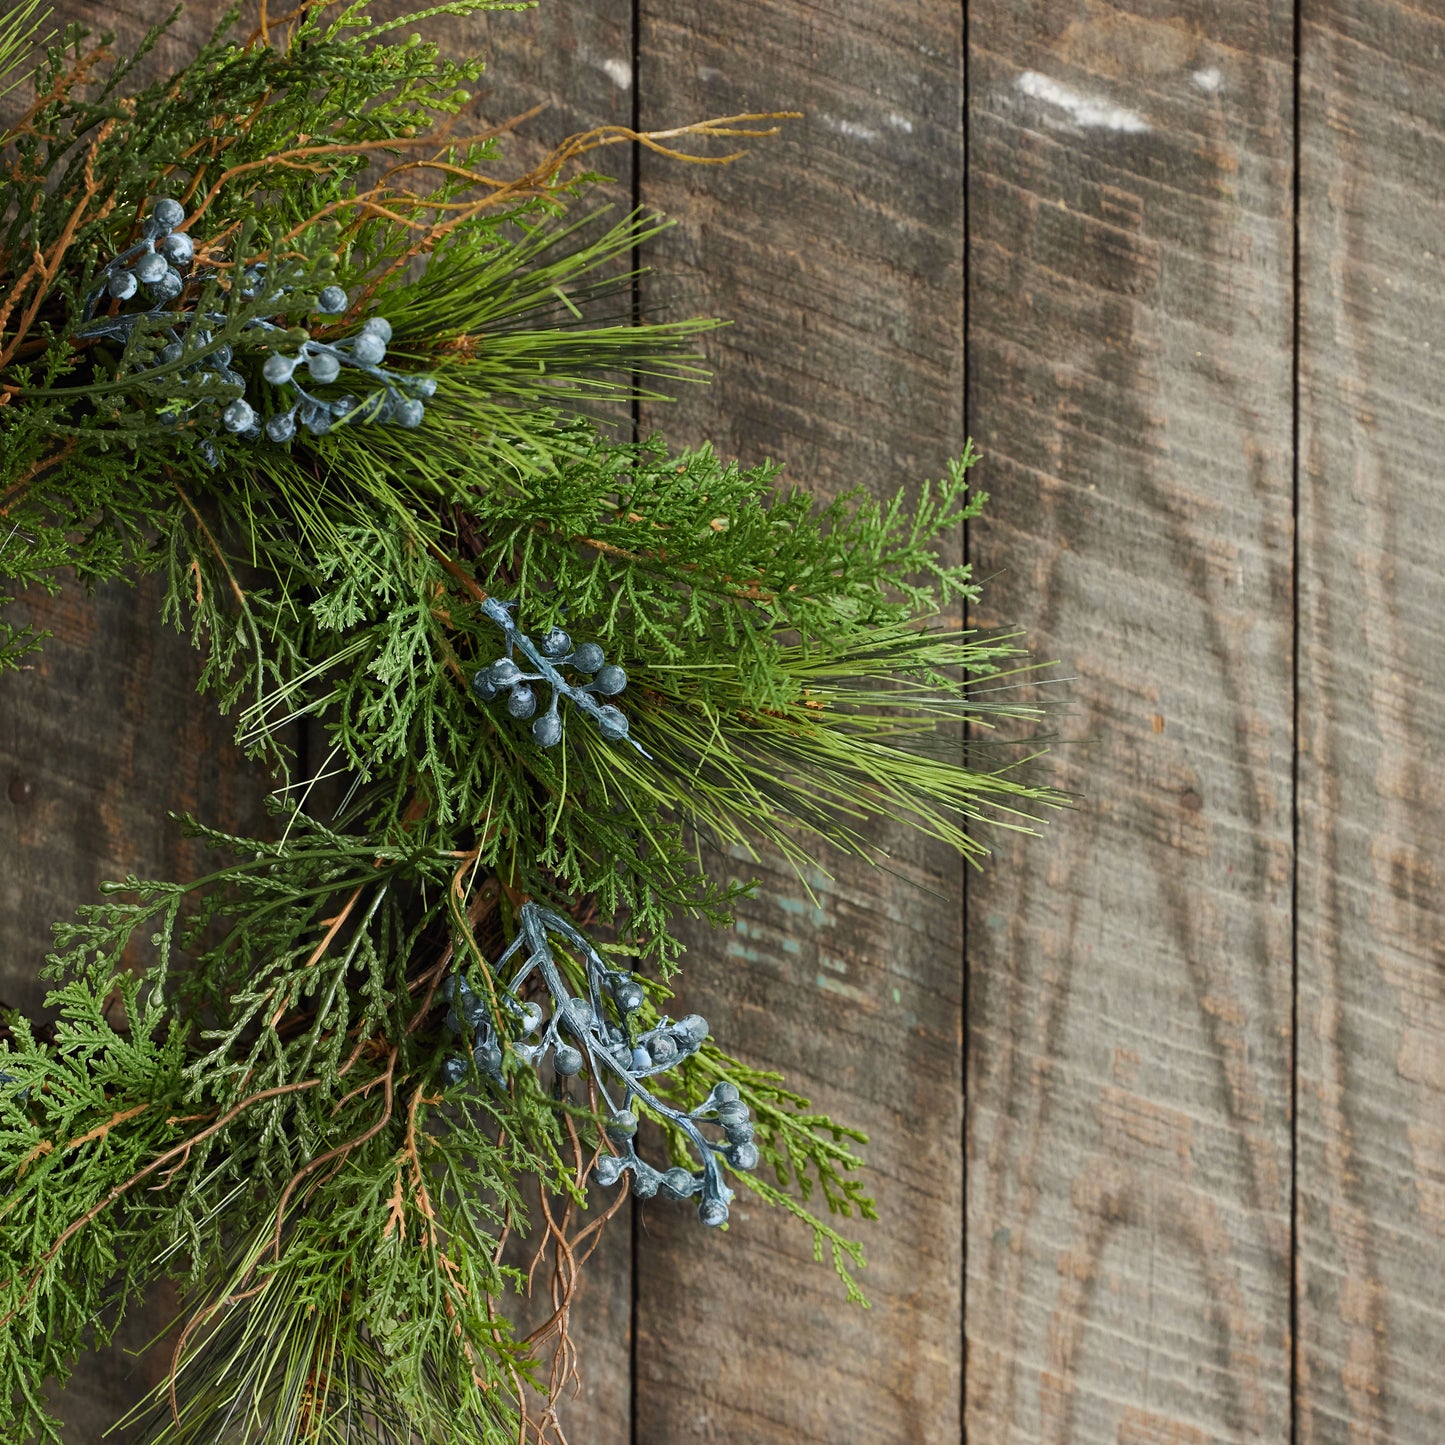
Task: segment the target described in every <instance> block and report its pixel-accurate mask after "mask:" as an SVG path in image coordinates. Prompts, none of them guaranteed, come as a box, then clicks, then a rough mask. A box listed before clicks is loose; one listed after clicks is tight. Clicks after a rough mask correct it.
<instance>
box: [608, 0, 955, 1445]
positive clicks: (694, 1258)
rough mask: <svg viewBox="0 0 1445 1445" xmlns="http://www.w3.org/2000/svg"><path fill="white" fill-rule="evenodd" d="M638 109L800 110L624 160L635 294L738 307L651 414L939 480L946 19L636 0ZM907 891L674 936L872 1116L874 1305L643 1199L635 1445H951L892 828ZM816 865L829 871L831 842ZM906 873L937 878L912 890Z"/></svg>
mask: <svg viewBox="0 0 1445 1445" xmlns="http://www.w3.org/2000/svg"><path fill="white" fill-rule="evenodd" d="M640 13H641V31H640V35H639V44H640V56H641V101H642V120H643V124H644V126H648V127H652V126H662V125H669V124H675V123H679V122H683V121H687V120H692V119H696V118H700V117H702V116H706V115H716V114H728V113H734V112H739V111H744V110H777V109H799V110H803V111H805V112H806V113H807V118H806V119H805V120H803V121H801V122H796V123H794V124H792V125H791V126H789V127H788V129H787V132H786V134H785V136H784V138H782V139H780V140H778V141H774V142H769V143H766V144H761V145H759V146H758V147H757V148H756V150H755V152H754V153H753V154H752V155H751V156H749V157H748V158H747V159H746V160H744V161H743V162H741V163H739V164H738V165H736V166H735V167H733V168H731V169H726V170H721V171H719V170H716V169H707V170H689V169H687V168H685V167H679V166H677V165H675V164H673V163H669V162H666V161H655V160H653V159H652V158H650V157H646V156H644V159H643V162H642V165H643V170H642V194H643V198H644V200H645V201H647V202H648V203H649V204H655V205H658V206H660V207H661V208H662V209H663V210H665V211H667V212H668V213H670V214H671V215H673V216H676V217H677V218H678V219H679V222H680V224H679V226H678V227H677V228H676V229H675V230H674V231H672V232H671V233H669V235H668V236H667V237H666V238H664V240H663V242H662V243H661V244H659V245H658V246H657V247H656V250H655V252H654V254H653V256H652V260H653V261H654V263H655V264H656V266H657V267H658V269H659V273H660V274H659V275H658V277H657V278H656V279H655V280H654V281H653V282H652V283H649V285H648V286H646V287H645V294H646V295H648V296H650V297H651V296H663V297H666V298H667V299H669V300H670V301H672V303H673V305H674V309H675V312H676V313H677V314H687V313H693V312H699V311H702V312H708V313H712V314H716V315H721V316H725V317H728V318H730V319H731V320H732V321H733V322H734V325H733V326H732V327H730V328H729V329H728V330H726V331H724V332H721V333H719V334H718V335H717V337H716V338H714V339H713V340H712V342H711V344H710V350H711V353H712V357H713V360H714V364H715V366H716V369H717V378H716V380H715V382H714V383H713V385H712V386H711V387H710V388H708V389H707V390H705V391H698V392H691V393H688V394H686V395H684V396H683V397H682V398H681V400H680V401H678V402H677V403H676V404H675V405H672V406H668V407H665V408H661V407H660V408H655V409H648V411H647V412H646V414H645V416H644V426H645V428H648V429H650V428H652V427H659V428H663V429H665V430H666V432H667V433H668V435H669V437H670V438H671V439H672V440H673V441H674V442H678V443H681V442H695V441H697V440H699V439H701V438H703V437H708V438H711V439H712V440H713V441H714V442H715V443H716V444H717V446H718V448H719V450H720V451H721V452H722V453H723V454H727V455H738V456H740V457H742V458H743V459H744V460H746V461H759V460H761V459H763V458H764V457H767V456H771V457H773V458H774V459H777V460H780V461H782V462H784V463H785V464H786V465H787V467H788V475H790V476H791V477H792V478H793V479H794V480H796V481H798V482H801V483H803V484H806V485H808V486H809V487H812V488H815V489H817V490H818V491H819V492H821V493H823V494H830V493H836V492H837V491H839V490H842V489H844V488H847V487H850V486H854V485H858V484H865V485H870V486H874V487H876V488H878V489H880V490H891V489H893V488H895V487H897V486H898V485H900V484H903V483H906V482H912V481H916V480H918V479H919V478H920V477H922V476H925V475H936V474H938V473H939V472H941V471H942V469H943V467H944V463H945V458H946V457H947V456H948V455H949V454H950V453H954V452H957V451H958V450H959V449H960V448H961V446H962V443H963V429H962V411H961V380H962V377H961V366H960V362H961V339H962V338H961V322H962V315H961V308H962V270H961V262H962V254H961V253H962V207H961V202H962V187H961V176H962V152H961V88H960V81H961V72H960V62H961V53H962V42H961V15H960V13H959V7H958V6H956V5H946V4H942V3H937V0H893V3H889V4H886V5H885V4H879V3H876V0H847V3H844V4H842V5H840V6H837V7H833V8H831V9H830V10H829V11H828V12H827V13H826V15H825V14H824V13H823V12H821V11H819V10H817V9H816V8H815V7H813V6H810V5H806V4H801V3H796V0H784V3H779V0H769V3H762V0H735V3H729V4H726V5H721V6H718V5H704V4H700V3H696V0H644V3H643V4H642V5H641V11H640ZM888 841H889V842H890V844H892V845H893V846H894V849H895V856H894V861H895V864H896V867H897V869H898V872H899V873H900V874H901V875H902V879H901V881H900V880H899V879H897V878H894V877H889V876H886V875H881V874H878V873H875V872H872V871H870V870H868V869H867V868H865V867H858V866H837V867H836V868H835V876H834V877H833V878H832V879H828V878H826V877H824V876H823V875H822V873H821V872H820V873H817V874H814V875H813V876H811V877H810V878H809V879H808V880H807V881H808V882H809V883H810V884H811V885H812V887H813V888H814V890H815V893H816V905H815V904H814V902H813V901H811V900H810V899H809V898H808V897H807V895H806V893H805V890H804V888H803V887H802V885H801V884H800V883H799V881H798V880H797V879H796V878H794V877H792V876H791V875H790V874H789V872H788V871H787V869H786V868H785V867H783V866H782V865H780V864H778V863H777V862H776V861H773V860H765V861H764V862H763V863H762V864H761V865H754V864H751V863H749V862H747V861H745V860H738V861H737V862H735V864H734V867H735V869H736V872H737V873H738V875H739V876H743V877H747V876H755V877H758V878H759V879H760V887H759V891H758V896H757V899H756V900H755V901H753V902H750V903H748V904H746V905H744V906H743V907H742V908H741V909H740V910H739V920H738V927H737V929H736V930H735V931H734V932H733V933H731V934H722V935H708V934H706V933H702V932H699V933H698V934H695V935H694V936H693V945H694V946H693V951H692V952H691V953H690V954H689V955H688V957H687V958H685V959H684V963H683V974H682V978H681V997H682V1000H683V1002H684V1003H685V1005H686V1007H688V1008H689V1009H691V1008H696V1009H697V1010H698V1011H699V1012H701V1013H703V1014H704V1015H706V1016H707V1018H708V1019H709V1020H710V1021H711V1022H712V1024H713V1027H714V1031H715V1033H716V1034H717V1035H718V1036H719V1037H720V1038H721V1039H722V1040H724V1041H725V1043H726V1044H727V1046H728V1047H730V1048H735V1049H737V1050H738V1051H739V1052H740V1053H741V1054H742V1055H743V1056H744V1057H745V1058H747V1059H748V1060H750V1061H752V1062H755V1063H760V1064H765V1065H769V1066H773V1067H777V1068H780V1069H781V1070H783V1071H784V1072H785V1073H786V1075H787V1076H788V1078H789V1079H790V1081H791V1082H792V1083H793V1084H795V1085H796V1086H797V1087H798V1088H799V1089H800V1090H801V1091H802V1092H804V1093H807V1094H809V1095H811V1096H812V1097H813V1099H814V1101H815V1102H816V1103H818V1104H819V1105H821V1106H822V1107H824V1108H826V1109H828V1110H829V1111H830V1112H832V1113H834V1114H835V1115H836V1116H837V1117H840V1118H843V1119H846V1120H848V1121H850V1122H853V1123H856V1124H859V1125H861V1126H862V1127H864V1128H866V1129H868V1130H869V1131H871V1132H872V1134H873V1136H874V1142H873V1145H872V1146H871V1148H870V1150H869V1151H868V1152H869V1156H870V1159H871V1162H872V1164H873V1166H874V1173H873V1175H872V1177H871V1180H870V1184H871V1185H872V1187H873V1188H874V1189H875V1191H876V1193H877V1195H878V1201H879V1207H880V1210H881V1213H882V1217H883V1223H881V1224H880V1225H879V1226H876V1227H869V1226H865V1227H864V1229H863V1234H864V1237H865V1239H866V1242H867V1245H868V1250H869V1256H870V1266H869V1268H868V1270H867V1271H866V1272H865V1274H864V1276H863V1281H862V1283H863V1285H864V1287H865V1289H866V1290H867V1291H868V1293H869V1294H870V1296H871V1298H872V1300H873V1305H874V1307H873V1309H872V1311H871V1312H869V1313H866V1314H865V1313H863V1312H862V1311H859V1310H857V1309H855V1308H852V1307H849V1306H847V1305H846V1304H845V1303H844V1300H843V1297H842V1292H841V1290H840V1289H839V1287H838V1285H837V1283H836V1282H835V1281H834V1279H833V1278H832V1276H831V1274H830V1272H829V1270H828V1268H827V1266H826V1265H825V1266H818V1265H815V1264H814V1263H813V1262H812V1260H811V1249H810V1240H809V1238H808V1236H807V1234H806V1233H805V1232H803V1231H801V1230H800V1229H799V1227H798V1226H797V1225H795V1224H793V1223H792V1222H791V1221H788V1220H786V1219H782V1218H779V1217H776V1216H774V1215H772V1214H771V1213H770V1212H769V1211H767V1210H764V1209H760V1208H758V1207H756V1206H752V1205H749V1204H748V1202H747V1199H746V1196H741V1197H740V1200H739V1207H738V1208H737V1210H736V1212H735V1215H734V1223H733V1225H732V1226H731V1227H730V1229H729V1230H728V1232H727V1235H726V1236H725V1237H720V1236H718V1235H713V1234H710V1233H709V1232H708V1231H706V1230H703V1229H701V1228H700V1227H699V1226H698V1224H697V1222H696V1220H695V1218H694V1217H693V1212H692V1211H691V1210H678V1209H673V1208H669V1207H668V1206H667V1205H665V1204H649V1205H648V1206H647V1207H646V1209H645V1212H644V1214H643V1216H642V1229H641V1232H640V1234H639V1239H638V1255H637V1261H636V1268H637V1272H638V1301H639V1310H638V1376H637V1420H638V1430H639V1434H638V1437H637V1438H638V1439H639V1440H646V1441H647V1442H648V1445H665V1442H669V1441H680V1440H684V1439H688V1440H691V1439H696V1438H700V1437H701V1438H707V1439H713V1440H720V1441H722V1440H725V1441H728V1442H729V1445H747V1442H766V1441H779V1442H782V1441H787V1442H789V1445H794V1442H801V1441H820V1442H821V1441H826V1442H829V1445H836V1442H839V1441H860V1442H861V1441H868V1442H870V1445H878V1442H888V1441H909V1442H926V1441H956V1440H957V1439H958V1438H959V1434H960V1418H959V1416H960V1389H959V1367H960V1360H959V1338H960V1316H959V1309H960V1275H961V1270H960V1264H961V1260H960V1245H961V1240H960V1231H959V1223H958V1221H959V1215H960V1210H961V1184H962V1181H961V1171H960V1163H961V1161H960V1157H959V1137H960V1128H961V1113H960V1097H959V1089H960V1083H961V1079H960V1054H959V1043H960V1035H961V971H960V966H959V965H960V948H961V938H960V909H959V898H960V893H961V883H960V876H959V867H958V864H957V861H956V860H955V859H953V858H951V857H950V856H948V855H947V854H946V853H945V852H940V851H938V850H934V849H930V848H927V847H921V846H919V845H918V843H917V842H916V840H913V839H909V838H906V837H898V836H892V835H890V836H889V840H888ZM829 861H830V863H832V862H835V861H836V860H829ZM915 885H923V887H926V888H928V889H931V890H933V892H932V896H930V895H929V894H927V893H925V892H923V891H921V890H920V888H919V887H917V886H915Z"/></svg>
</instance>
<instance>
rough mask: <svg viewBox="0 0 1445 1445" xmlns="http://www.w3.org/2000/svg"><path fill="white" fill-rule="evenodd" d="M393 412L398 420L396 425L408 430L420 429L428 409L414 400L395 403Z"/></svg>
mask: <svg viewBox="0 0 1445 1445" xmlns="http://www.w3.org/2000/svg"><path fill="white" fill-rule="evenodd" d="M391 411H392V415H393V417H395V419H396V424H397V425H398V426H404V427H408V428H416V427H419V426H420V425H421V424H422V422H423V420H424V419H425V417H426V407H424V406H423V405H422V404H421V402H419V401H417V400H415V399H414V398H413V399H410V400H407V401H396V402H393V403H392V406H391Z"/></svg>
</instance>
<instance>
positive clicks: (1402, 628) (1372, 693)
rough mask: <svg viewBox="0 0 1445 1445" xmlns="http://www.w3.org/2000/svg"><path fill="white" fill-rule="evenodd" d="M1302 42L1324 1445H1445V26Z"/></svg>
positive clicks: (1397, 8) (1303, 898)
mask: <svg viewBox="0 0 1445 1445" xmlns="http://www.w3.org/2000/svg"><path fill="white" fill-rule="evenodd" d="M1302 20H1303V24H1302V27H1301V36H1302V50H1301V78H1302V85H1301V109H1300V127H1301V173H1300V182H1301V185H1300V242H1301V274H1300V543H1301V546H1300V624H1301V635H1300V664H1301V666H1300V778H1299V781H1300V794H1299V797H1300V855H1299V875H1300V889H1299V983H1300V989H1299V1158H1298V1173H1299V1226H1298V1235H1299V1256H1298V1262H1297V1271H1298V1288H1299V1336H1300V1339H1299V1386H1300V1388H1299V1405H1298V1420H1299V1433H1298V1439H1299V1441H1300V1445H1334V1442H1350V1445H1383V1442H1386V1441H1388V1442H1391V1445H1428V1442H1434V1441H1438V1440H1441V1439H1445V1391H1442V1386H1441V1374H1440V1365H1441V1360H1442V1358H1445V921H1442V910H1441V904H1440V881H1441V878H1442V863H1441V858H1440V849H1441V843H1442V840H1445V779H1442V773H1441V767H1440V758H1441V753H1442V748H1445V722H1442V712H1445V709H1442V703H1445V664H1442V661H1441V657H1442V651H1445V648H1442V644H1445V624H1442V618H1445V580H1442V575H1441V551H1440V539H1441V536H1442V535H1445V491H1442V489H1441V485H1440V455H1441V436H1442V425H1441V407H1440V396H1441V363H1442V356H1445V286H1442V262H1441V256H1442V252H1445V246H1442V241H1441V237H1442V234H1445V87H1442V84H1441V80H1442V75H1445V60H1442V57H1445V12H1442V11H1441V10H1440V8H1439V7H1438V6H1424V7H1419V6H1407V5H1399V4H1372V5H1364V4H1359V3H1338V4H1328V3H1314V0H1310V3H1307V4H1305V5H1304V7H1303V12H1302Z"/></svg>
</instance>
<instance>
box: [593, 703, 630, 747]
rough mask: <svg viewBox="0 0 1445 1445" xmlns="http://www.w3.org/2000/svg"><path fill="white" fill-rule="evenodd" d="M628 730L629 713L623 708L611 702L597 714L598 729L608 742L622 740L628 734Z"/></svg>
mask: <svg viewBox="0 0 1445 1445" xmlns="http://www.w3.org/2000/svg"><path fill="white" fill-rule="evenodd" d="M627 730H628V729H627V715H626V713H624V712H623V711H622V709H621V708H617V707H613V706H612V704H611V703H609V704H608V705H607V706H606V707H604V708H603V709H602V710H601V712H599V713H598V714H597V731H598V732H600V733H601V734H602V736H603V737H604V738H606V739H607V741H608V742H610V743H615V742H620V741H621V740H622V739H623V738H625V737H626V736H627Z"/></svg>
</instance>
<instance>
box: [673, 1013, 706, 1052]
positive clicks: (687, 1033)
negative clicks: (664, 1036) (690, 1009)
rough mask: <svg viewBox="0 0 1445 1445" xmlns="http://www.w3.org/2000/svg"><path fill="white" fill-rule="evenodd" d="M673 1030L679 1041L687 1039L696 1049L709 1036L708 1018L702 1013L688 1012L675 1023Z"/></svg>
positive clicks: (690, 1045)
mask: <svg viewBox="0 0 1445 1445" xmlns="http://www.w3.org/2000/svg"><path fill="white" fill-rule="evenodd" d="M672 1032H673V1035H674V1036H675V1037H676V1038H677V1039H678V1040H679V1042H681V1041H684V1040H685V1041H686V1042H687V1044H688V1045H689V1047H691V1048H694V1049H695V1048H697V1047H698V1046H699V1045H700V1044H701V1043H702V1041H703V1040H704V1039H705V1038H707V1020H706V1019H705V1018H703V1016H702V1015H701V1014H688V1015H687V1017H686V1018H681V1019H678V1021H677V1022H676V1023H675V1024H673V1026H672Z"/></svg>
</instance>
